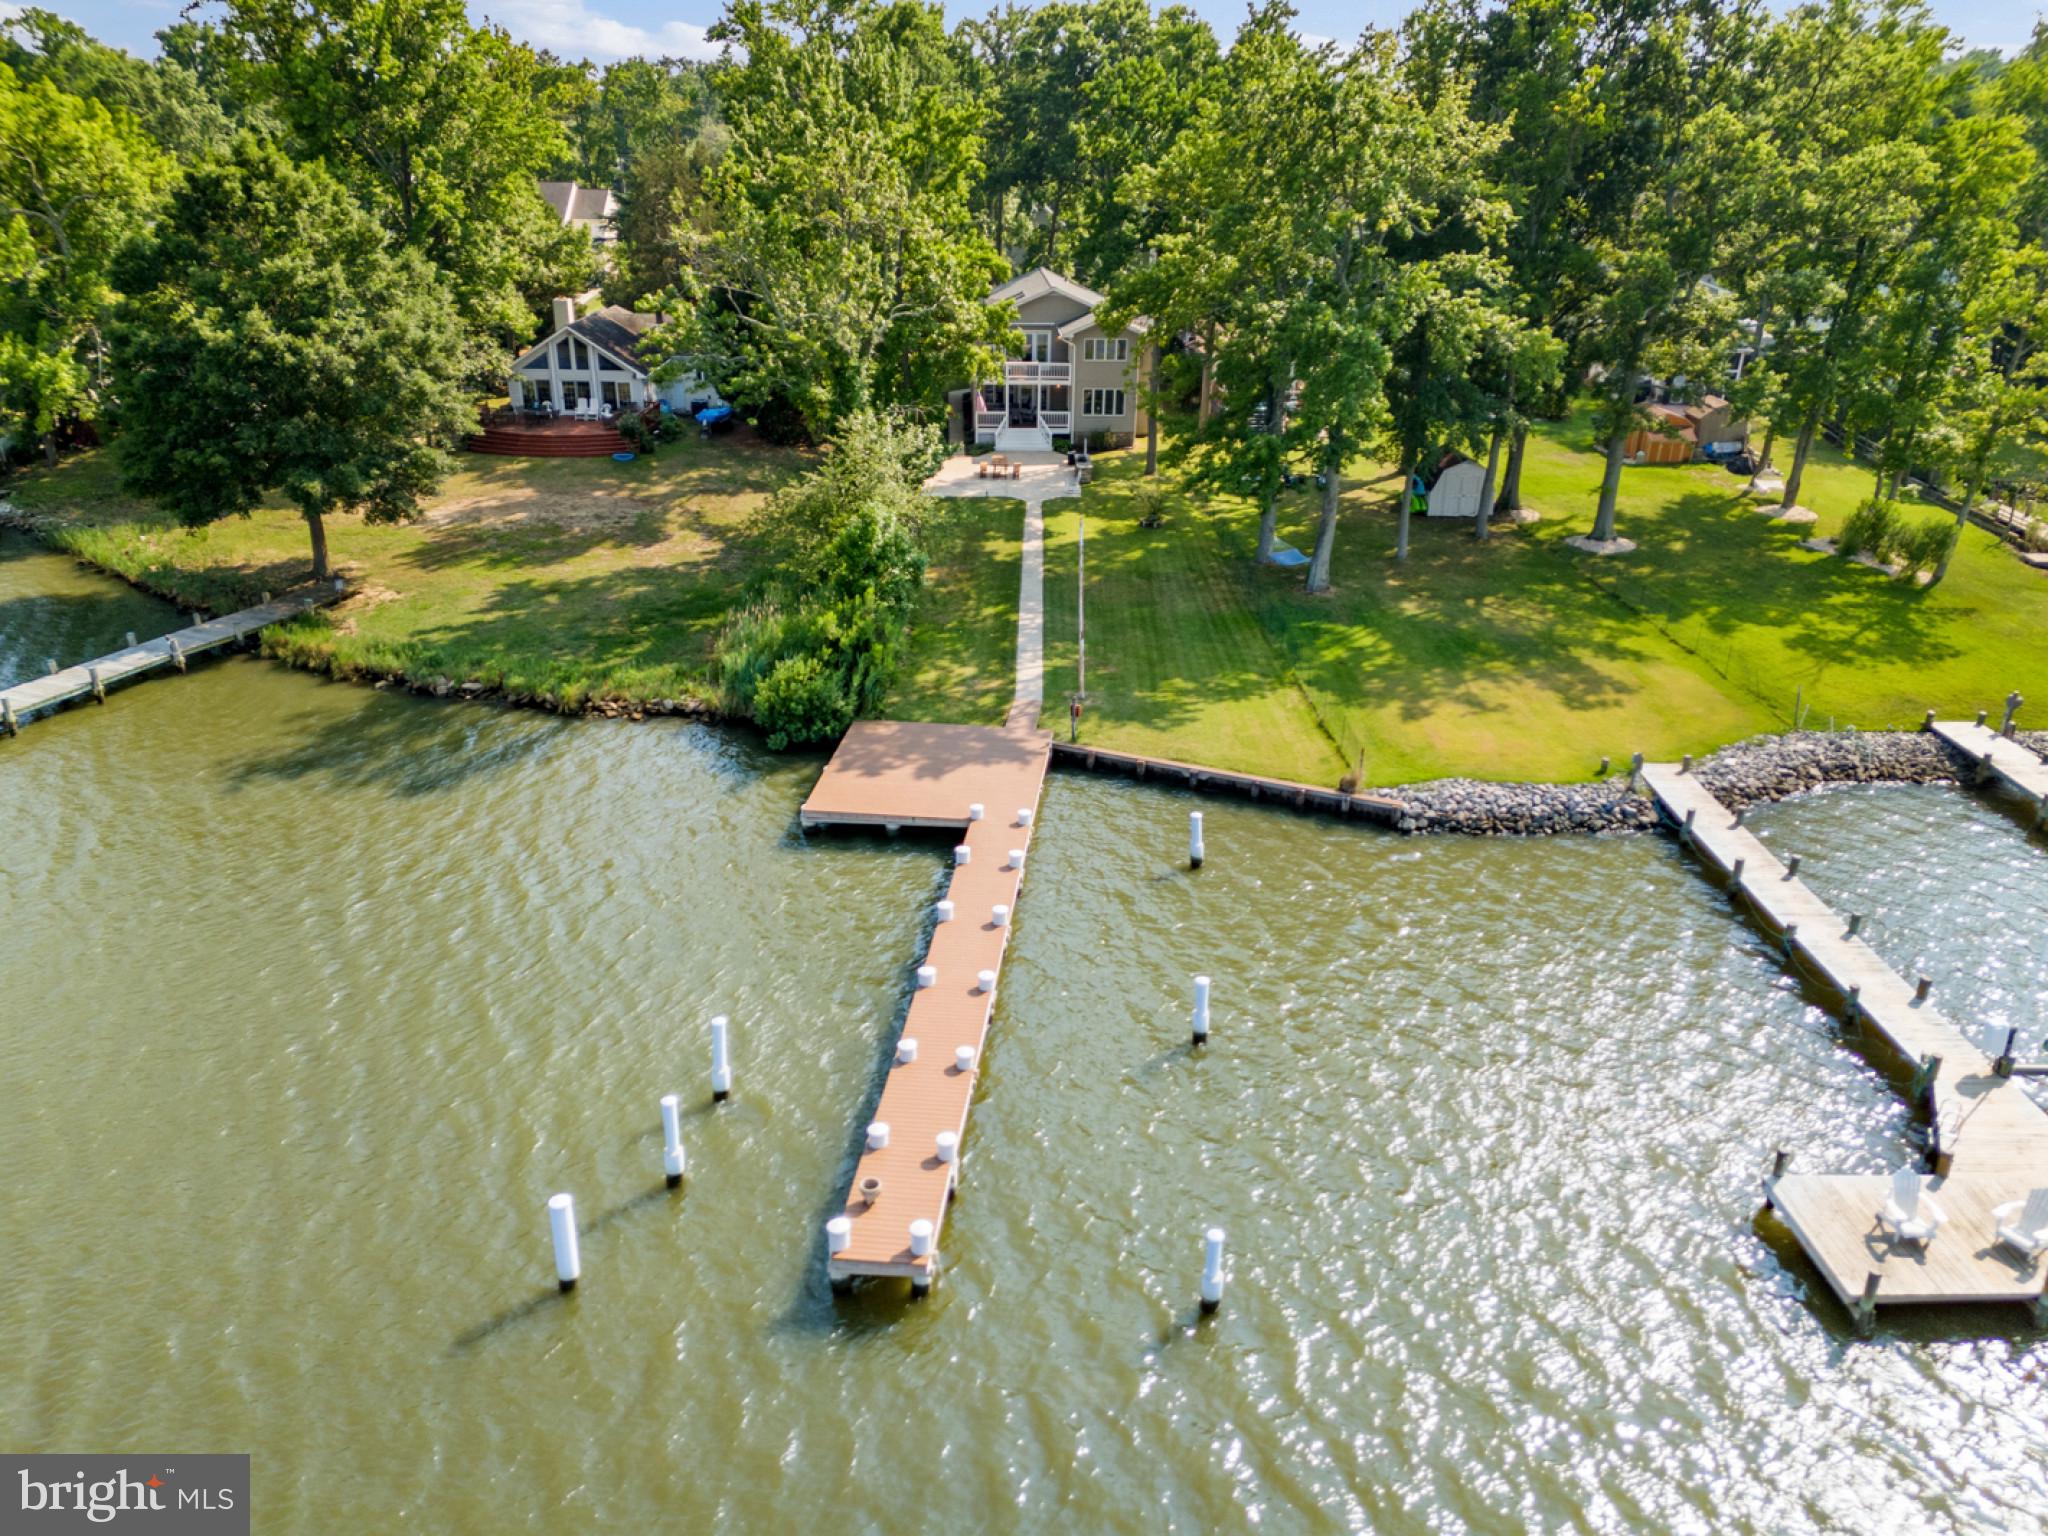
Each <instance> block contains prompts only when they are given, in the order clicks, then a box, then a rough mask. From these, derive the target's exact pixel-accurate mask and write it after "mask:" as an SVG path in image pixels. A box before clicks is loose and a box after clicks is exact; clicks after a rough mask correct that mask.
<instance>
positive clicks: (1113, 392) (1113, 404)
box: [1081, 389, 1124, 416]
mask: <svg viewBox="0 0 2048 1536" xmlns="http://www.w3.org/2000/svg"><path fill="white" fill-rule="evenodd" d="M1123 413H1124V392H1123V391H1122V390H1120V389H1084V390H1082V391H1081V414H1082V415H1083V416H1122V415H1123Z"/></svg>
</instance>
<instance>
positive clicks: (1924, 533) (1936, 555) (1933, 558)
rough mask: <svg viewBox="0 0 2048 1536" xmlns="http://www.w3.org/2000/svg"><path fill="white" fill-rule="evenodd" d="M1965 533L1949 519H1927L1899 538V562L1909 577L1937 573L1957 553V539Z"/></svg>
mask: <svg viewBox="0 0 2048 1536" xmlns="http://www.w3.org/2000/svg"><path fill="white" fill-rule="evenodd" d="M1961 532H1962V529H1961V528H1959V527H1957V526H1956V524H1955V523H1954V522H1953V521H1952V520H1951V519H1949V518H1946V517H1940V518H1923V519H1922V520H1921V521H1919V522H1918V523H1916V524H1914V525H1913V526H1912V527H1911V528H1909V529H1907V530H1906V531H1905V532H1904V533H1903V534H1902V535H1901V536H1900V538H1899V545H1898V558H1899V561H1900V563H1901V564H1903V565H1904V566H1905V568H1906V574H1907V575H1909V576H1910V575H1912V574H1914V573H1915V572H1917V571H1937V570H1940V569H1941V567H1942V566H1943V565H1944V564H1945V563H1946V562H1947V561H1948V558H1949V556H1951V555H1953V554H1954V553H1955V552H1956V538H1957V536H1958V535H1959V534H1960V533H1961Z"/></svg>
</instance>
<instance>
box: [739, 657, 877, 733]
mask: <svg viewBox="0 0 2048 1536" xmlns="http://www.w3.org/2000/svg"><path fill="white" fill-rule="evenodd" d="M853 713H854V710H853V701H852V700H851V699H850V698H849V697H848V696H847V691H846V686H845V680H844V679H843V678H842V677H841V676H839V675H838V673H837V672H835V671H834V670H833V668H832V666H831V665H830V663H829V661H828V660H827V658H825V657H823V656H819V655H804V656H785V657H783V658H782V659H781V660H780V661H778V662H776V663H775V668H774V670H773V671H771V672H770V673H769V674H768V675H767V676H766V677H765V678H763V679H762V680H761V684H760V686H759V687H758V688H757V689H756V690H755V692H754V719H755V722H756V723H757V724H759V725H760V727H761V729H762V730H764V731H766V732H767V733H768V745H769V746H770V747H771V748H773V749H774V750H775V751H777V752H780V751H781V750H782V749H783V748H784V747H788V746H794V745H800V744H802V743H804V742H810V741H829V740H830V739H831V738H832V737H834V736H837V735H839V734H840V733H841V732H842V731H844V730H845V729H846V728H847V727H848V726H849V725H851V724H853Z"/></svg>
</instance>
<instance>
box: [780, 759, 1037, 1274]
mask: <svg viewBox="0 0 2048 1536" xmlns="http://www.w3.org/2000/svg"><path fill="white" fill-rule="evenodd" d="M1050 745H1051V741H1050V738H1049V737H1048V736H1047V735H1046V734H1045V733H1043V732H1040V731H1035V730H1022V729H1012V728H997V727H990V726H975V725H925V724H906V723H900V722H893V721H863V722H860V723H858V724H856V725H854V726H853V728H852V729H851V730H849V731H848V732H847V733H846V736H845V737H844V739H842V740H841V742H840V743H839V748H838V750H837V751H836V752H834V753H833V755H832V760H831V761H830V762H829V763H828V764H826V766H825V771H824V773H823V774H822V775H821V776H820V777H819V779H818V784H817V787H816V788H815V789H813V790H812V791H811V794H810V798H809V799H807V800H805V801H804V804H803V810H802V812H801V818H800V819H801V821H802V823H803V825H804V826H806V827H829V826H866V827H886V828H889V829H891V830H894V829H897V828H903V827H924V828H944V829H948V830H957V831H958V833H959V834H960V838H959V842H958V844H957V845H956V848H955V851H954V853H953V854H952V855H950V857H952V858H954V860H955V863H954V865H953V874H952V880H951V882H950V884H949V885H948V886H947V889H946V896H945V901H946V902H948V903H950V904H951V908H950V911H951V916H950V917H949V918H945V919H943V920H940V921H938V922H936V923H934V925H933V928H932V935H931V943H930V945H929V947H928V948H927V950H926V952H925V955H924V958H923V961H922V964H921V966H920V976H919V984H918V987H917V989H916V991H915V992H913V993H912V995H911V1000H910V1008H909V1011H908V1013H907V1015H906V1017H905V1019H904V1022H903V1026H902V1029H901V1031H900V1032H899V1035H898V1040H897V1049H896V1050H895V1051H893V1052H892V1053H891V1057H892V1062H891V1065H890V1067H889V1069H888V1076H887V1078H886V1079H885V1080H884V1082H883V1085H882V1094H881V1101H880V1103H879V1104H878V1105H877V1106H876V1108H875V1111H874V1114H873V1116H872V1117H871V1120H870V1125H871V1126H873V1125H886V1126H887V1127H888V1131H887V1142H886V1144H884V1145H876V1144H875V1138H874V1136H873V1135H872V1134H870V1135H869V1136H867V1138H866V1141H867V1147H866V1150H865V1151H864V1152H863V1153H862V1154H861V1157H860V1160H859V1162H858V1163H857V1164H856V1165H855V1167H854V1170H853V1176H852V1179H851V1180H850V1182H849V1184H848V1188H847V1192H846V1197H845V1199H844V1200H843V1201H842V1202H841V1208H840V1213H839V1215H838V1216H836V1217H835V1218H834V1219H833V1220H832V1221H831V1222H829V1223H828V1224H827V1228H826V1231H827V1239H826V1248H827V1254H826V1273H827V1275H828V1276H829V1278H830V1279H831V1280H832V1282H833V1284H834V1286H835V1287H844V1286H846V1285H848V1284H850V1283H851V1282H852V1281H853V1279H854V1278H855V1277H856V1276H901V1277H904V1278H907V1279H908V1280H909V1281H910V1282H911V1285H912V1288H913V1289H914V1290H916V1291H920V1292H922V1291H924V1290H927V1289H929V1288H930V1286H931V1284H932V1282H933V1281H935V1280H936V1279H937V1278H938V1275H939V1270H940V1251H941V1248H940V1235H941V1232H942V1229H943V1227H944V1225H945V1218H946V1206H947V1203H948V1201H949V1200H950V1199H951V1198H952V1194H953V1189H954V1185H955V1183H956V1182H957V1180H958V1179H959V1176H960V1157H961V1155H962V1151H963V1147H962V1143H963V1141H964V1138H965V1136H966V1131H967V1116H968V1112H969V1110H970V1109H971V1108H972V1106H973V1101H974V1085H975V1082H976V1079H977V1077H978V1075H979V1072H980V1066H981V1061H982V1057H983V1052H984V1051H985V1049H986V1047H987V1044H988V1031H989V1021H990V1017H991V1015H992V1013H993V1011H994V1006H995V999H996V991H995V982H996V981H997V979H998V978H999V976H1000V973H1001V971H1002V965H1003V953H1004V950H1005V949H1006V947H1007V946H1008V943H1009V938H1010V928H1009V921H1008V919H1009V915H1010V914H1011V913H1013V912H1015V910H1016V907H1017V896H1018V893H1019V891H1020V890H1021V889H1022V888H1023V884H1024V865H1025V855H1027V854H1028V853H1029V851H1030V847H1031V833H1032V830H1033V828H1032V823H1033V822H1034V821H1035V820H1036V816H1037V807H1038V796H1039V791H1040V789H1041V788H1042V786H1043V785H1044V782H1045V770H1046V763H1047V760H1048V756H1049V749H1050ZM975 807H979V808H980V814H979V815H978V816H977V815H976V814H975V812H974V808H975ZM997 908H1001V909H1002V910H1001V911H1000V912H998V911H997ZM927 967H928V968H929V969H926V968H927ZM905 1041H915V1042H916V1054H915V1056H914V1058H912V1059H910V1060H904V1059H903V1056H904V1054H905V1053H904V1050H903V1043H904V1042H905ZM963 1053H964V1054H963ZM920 1249H921V1250H922V1251H919V1250H920Z"/></svg>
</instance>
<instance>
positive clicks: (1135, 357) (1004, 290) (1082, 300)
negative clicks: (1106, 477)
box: [962, 267, 1151, 452]
mask: <svg viewBox="0 0 2048 1536" xmlns="http://www.w3.org/2000/svg"><path fill="white" fill-rule="evenodd" d="M986 302H987V303H989V304H991V305H994V304H1009V303H1014V304H1015V305H1016V306H1017V328H1018V329H1019V330H1020V331H1022V332H1023V333H1024V345H1023V347H1022V348H1021V349H1020V351H1019V352H1018V354H1017V355H1016V356H1014V357H1011V358H1009V359H1008V360H1006V361H1005V362H1004V364H1003V376H1002V378H1001V379H991V380H986V381H984V382H982V383H980V384H978V385H977V386H975V388H974V389H973V390H972V391H971V396H972V398H971V400H963V402H962V403H963V405H964V406H965V407H966V409H967V410H968V411H969V412H971V414H970V415H969V416H968V419H967V421H966V423H965V425H966V426H967V427H968V428H970V429H971V430H972V432H973V434H974V441H975V442H978V443H993V444H994V445H995V446H996V447H997V448H1000V449H1002V450H1004V451H1005V452H1009V451H1014V450H1018V449H1037V450H1041V451H1049V450H1050V449H1051V447H1052V440H1053V439H1054V438H1055V437H1070V438H1072V437H1080V436H1082V435H1086V436H1087V437H1089V438H1091V439H1093V440H1094V441H1095V442H1096V443H1097V444H1098V445H1101V444H1102V443H1104V441H1105V440H1107V441H1110V442H1115V441H1118V440H1121V441H1123V442H1126V443H1127V442H1129V441H1130V440H1131V439H1132V438H1134V437H1135V436H1136V435H1137V434H1138V433H1140V432H1142V431H1144V430H1145V427H1146V417H1145V410H1144V407H1143V405H1142V404H1140V402H1139V399H1138V391H1139V384H1140V378H1141V375H1140V373H1139V370H1140V368H1141V367H1142V366H1143V365H1144V362H1145V350H1146V349H1145V335H1146V332H1147V331H1149V330H1150V329H1151V322H1150V321H1149V320H1145V319H1142V318H1141V319H1137V320H1133V321H1132V322H1131V323H1130V324H1129V325H1127V326H1125V327H1124V328H1123V329H1122V330H1120V331H1117V332H1115V333H1114V334H1112V333H1109V332H1106V331H1104V330H1103V329H1102V327H1101V326H1100V325H1098V324H1097V323H1096V320H1095V311H1096V309H1097V307H1098V306H1100V305H1101V304H1102V303H1103V302H1104V300H1103V296H1102V295H1101V294H1099V293H1097V292H1095V290H1094V289H1092V288H1084V287H1083V286H1082V285H1081V284H1079V283H1077V282H1075V281H1074V280H1073V279H1071V278H1067V277H1062V276H1060V274H1059V273H1057V272H1053V271H1050V270H1048V269H1047V268H1045V267H1034V268H1032V269H1031V270H1030V271H1029V272H1026V273H1025V274H1024V275H1023V276H1022V277H1019V278H1016V279H1014V280H1013V281H1011V282H1007V283H1004V284H1002V285H1001V286H1000V287H998V288H996V289H995V290H993V291H992V292H991V293H990V294H989V296H988V298H987V300H986Z"/></svg>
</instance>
